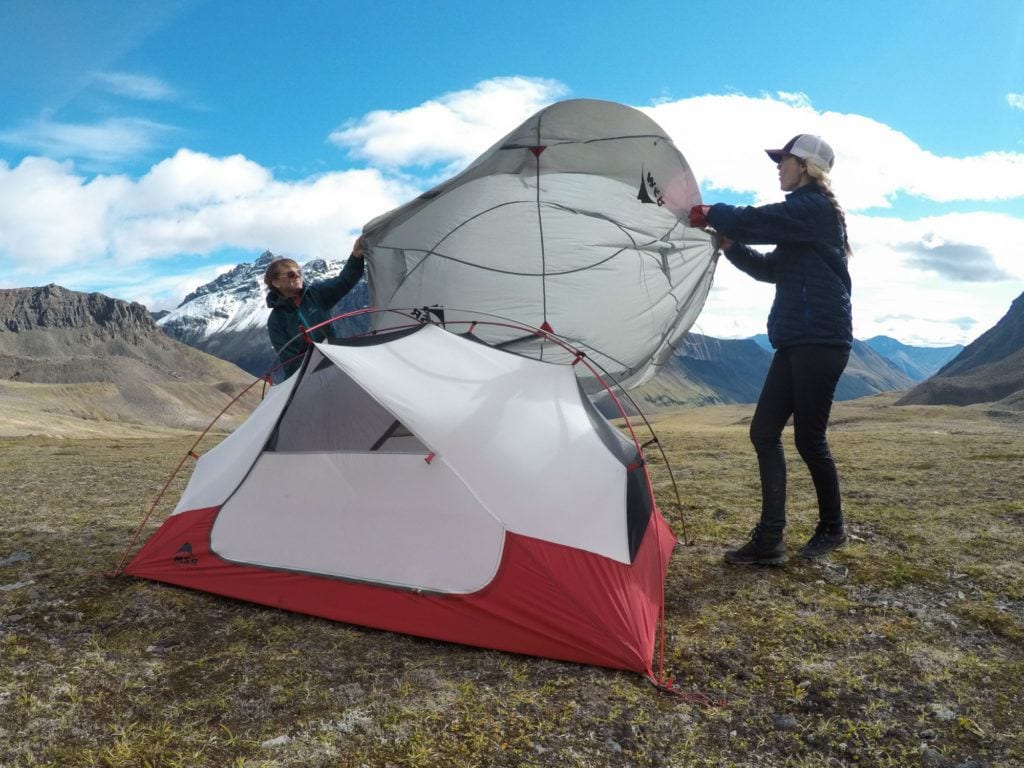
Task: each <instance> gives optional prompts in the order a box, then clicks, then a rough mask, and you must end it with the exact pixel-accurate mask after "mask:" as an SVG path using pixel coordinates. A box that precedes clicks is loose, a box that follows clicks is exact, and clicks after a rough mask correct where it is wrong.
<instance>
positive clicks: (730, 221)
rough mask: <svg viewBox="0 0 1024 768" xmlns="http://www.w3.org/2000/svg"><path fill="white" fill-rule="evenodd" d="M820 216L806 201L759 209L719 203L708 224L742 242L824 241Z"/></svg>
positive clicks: (713, 210) (765, 206) (711, 212)
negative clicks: (819, 226) (820, 226)
mask: <svg viewBox="0 0 1024 768" xmlns="http://www.w3.org/2000/svg"><path fill="white" fill-rule="evenodd" d="M816 213H817V212H816V211H815V210H814V209H813V208H812V207H811V206H810V205H808V203H805V202H804V201H802V200H787V201H785V202H783V203H772V204H770V205H759V206H757V207H756V208H755V207H751V206H734V205H726V204H725V203H715V204H714V205H712V206H711V208H710V210H708V223H709V224H710V225H711V226H712V227H714V228H715V229H716V230H717V231H718V232H721V233H722V234H723V235H725V236H726V237H728V238H729V239H730V240H735V241H736V242H739V243H745V244H751V243H770V244H773V245H778V244H779V243H804V242H810V241H813V240H816V239H818V238H820V233H819V231H818V229H819V228H818V226H817V224H818V221H817V219H818V217H817V215H816ZM726 255H728V254H726Z"/></svg>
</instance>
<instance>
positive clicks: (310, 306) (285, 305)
mask: <svg viewBox="0 0 1024 768" xmlns="http://www.w3.org/2000/svg"><path fill="white" fill-rule="evenodd" d="M365 268H366V262H365V259H357V258H356V257H354V256H349V258H348V261H347V262H345V268H344V269H342V270H341V272H340V274H338V275H337V277H332V278H329V279H327V280H320V281H319V282H316V283H313V284H312V285H309V286H306V287H305V288H304V289H303V291H302V297H301V298H300V300H299V303H298V304H296V303H295V302H294V301H292V300H291V299H289V298H288V297H286V296H282V295H281V294H280V293H278V292H277V291H273V290H272V291H270V293H268V294H267V306H268V307H270V309H271V311H270V317H269V318H268V319H267V333H268V334H269V335H270V343H271V344H272V345H273V346H274V349H275V351H276V352H277V359H278V362H284V363H285V365H284V375H285V376H286V377H287V376H291V375H292V374H293V373H295V371H296V370H298V368H299V365H301V363H302V358H301V357H300V355H301V354H302V352H303V350H305V348H306V342H305V341H304V340H303V338H302V337H301V336H299V334H300V333H301V328H307V329H308V328H312V327H313V326H314V325H319V324H320V323H322V322H324V321H326V320H330V319H331V317H332V316H333V315H332V313H331V310H332V309H333V308H334V305H335V304H337V303H338V302H339V301H340V300H341V299H342V297H343V296H344V295H345V294H346V293H348V292H349V291H351V290H352V289H353V288H354V287H355V285H356V283H358V282H359V278H361V277H362V276H363V270H364V269H365ZM300 327H301V328H300ZM309 335H310V336H312V337H313V340H314V341H323V340H324V339H326V338H327V337H328V336H330V335H331V332H330V326H329V325H325V326H324V327H322V328H317V329H316V330H315V331H311V332H310V334H309ZM296 336H299V338H295V337H296Z"/></svg>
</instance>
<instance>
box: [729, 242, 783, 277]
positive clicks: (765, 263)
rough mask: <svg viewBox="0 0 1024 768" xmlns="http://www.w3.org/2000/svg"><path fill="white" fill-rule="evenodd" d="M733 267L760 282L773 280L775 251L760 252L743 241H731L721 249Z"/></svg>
mask: <svg viewBox="0 0 1024 768" xmlns="http://www.w3.org/2000/svg"><path fill="white" fill-rule="evenodd" d="M723 253H725V258H727V259H728V260H729V261H730V262H731V263H732V265H733V266H734V267H736V268H737V269H740V270H742V271H744V272H746V273H747V274H748V275H750V276H751V277H752V278H754V279H755V280H760V281H761V282H762V283H774V282H775V251H772V252H771V253H767V254H765V253H761V252H760V251H755V250H754V249H753V248H751V247H750V246H747V245H743V243H733V244H732V245H730V246H729V247H728V248H726V249H725V251H723Z"/></svg>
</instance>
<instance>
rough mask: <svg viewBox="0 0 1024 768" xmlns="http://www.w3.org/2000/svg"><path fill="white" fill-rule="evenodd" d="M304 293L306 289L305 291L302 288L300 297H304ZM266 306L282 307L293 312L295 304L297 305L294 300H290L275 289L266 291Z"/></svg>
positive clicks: (272, 307)
mask: <svg viewBox="0 0 1024 768" xmlns="http://www.w3.org/2000/svg"><path fill="white" fill-rule="evenodd" d="M305 295H306V291H305V289H303V291H302V297H304V296H305ZM302 297H300V299H299V301H300V302H301V300H302ZM267 306H268V307H270V308H271V309H284V310H288V311H291V312H294V311H295V308H296V306H298V305H296V303H295V302H294V301H292V300H291V299H289V298H288V297H287V296H285V295H284V294H282V293H278V292H277V291H268V292H267Z"/></svg>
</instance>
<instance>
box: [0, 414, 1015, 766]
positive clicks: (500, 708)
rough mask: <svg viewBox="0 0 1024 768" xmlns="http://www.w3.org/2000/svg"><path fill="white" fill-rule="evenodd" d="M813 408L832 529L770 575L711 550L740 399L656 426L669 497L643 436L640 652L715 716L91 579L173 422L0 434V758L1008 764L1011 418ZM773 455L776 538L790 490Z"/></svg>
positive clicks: (522, 661)
mask: <svg viewBox="0 0 1024 768" xmlns="http://www.w3.org/2000/svg"><path fill="white" fill-rule="evenodd" d="M835 416H836V418H835V428H834V429H833V430H832V432H831V440H832V445H833V449H834V452H835V454H836V456H837V459H838V462H839V466H840V471H841V475H842V480H843V484H844V492H845V498H846V504H847V514H848V517H849V520H850V523H851V530H852V532H853V534H854V538H853V540H852V542H851V543H850V544H849V545H848V546H847V547H846V548H844V549H843V550H840V551H839V552H838V553H836V554H834V555H833V556H832V557H831V558H829V559H828V560H827V561H825V562H822V563H808V562H802V561H791V562H790V563H788V564H787V565H786V566H785V567H783V568H778V569H737V568H732V567H727V566H726V565H724V564H723V562H722V552H723V550H724V549H725V547H726V546H727V545H729V544H732V543H734V542H736V541H738V540H740V539H741V538H743V537H744V536H745V535H746V533H747V532H748V531H749V529H750V527H751V526H752V524H753V522H754V517H755V514H754V510H755V501H756V499H757V498H758V494H759V490H758V486H757V476H756V467H755V463H754V458H753V453H752V451H751V449H750V447H749V443H748V442H747V437H746V430H747V427H748V425H749V417H750V408H749V407H737V406H727V407H725V406H723V407H716V408H707V409H699V410H687V411H680V412H677V413H674V414H671V415H667V416H662V417H660V418H659V419H658V420H657V422H656V427H657V429H658V433H659V435H660V437H661V441H662V445H663V446H664V447H665V449H666V451H667V452H668V454H669V456H670V458H671V461H672V465H673V468H674V472H675V477H676V481H677V483H678V486H679V488H680V491H681V504H679V505H677V504H676V503H675V499H674V496H673V495H672V494H671V493H670V490H669V489H670V487H671V486H670V483H669V481H668V476H667V473H666V472H665V470H664V468H663V467H662V466H660V461H659V460H658V459H657V457H656V456H654V455H653V453H654V452H653V451H650V452H649V454H651V462H652V471H653V475H654V480H655V484H656V487H657V493H658V496H659V500H660V503H661V505H662V507H663V510H664V512H665V514H666V516H667V517H668V518H669V521H670V522H671V523H672V525H673V527H674V529H675V530H676V532H677V534H680V535H682V531H683V519H684V518H685V522H686V526H685V530H686V537H685V538H686V544H685V546H681V547H680V548H679V549H678V550H677V552H676V554H675V556H674V557H673V561H672V564H671V568H670V571H669V578H668V584H667V593H666V598H667V604H666V614H667V621H666V647H665V667H666V671H667V672H668V673H669V674H671V675H674V676H675V679H676V684H677V685H678V686H679V687H680V688H683V689H687V690H696V691H699V692H702V693H704V694H707V695H710V696H713V697H715V698H719V699H721V700H722V702H723V703H722V704H721V705H720V706H715V707H701V706H697V705H694V704H690V703H686V702H680V701H677V700H674V699H671V698H666V697H664V696H661V695H659V694H657V693H656V692H655V690H654V689H653V688H652V687H651V686H650V685H649V684H648V683H647V682H645V681H644V680H643V679H642V678H640V677H639V676H637V675H633V674H628V673H622V672H615V671H609V670H604V669H598V668H593V667H584V666H579V665H574V664H566V663H561V662H555V661H549V660H544V659H533V658H524V657H519V656H513V655H509V654H503V653H498V652H493V651H485V650H479V649H473V648H465V647H460V646H455V645H450V644H445V643H437V642H432V641H427V640H421V639H416V638H412V637H407V636H402V635H394V634H390V633H386V632H380V631H375V630H371V629H364V628H359V627H352V626H348V625H344V624H337V623H331V622H327V621H322V620H319V619H313V618H309V617H305V616H299V615H296V614H290V613H284V612H280V611H274V610H271V609H268V608H263V607H259V606H255V605H250V604H246V603H240V602H235V601H232V600H227V599H223V598H219V597H215V596H212V595H206V594H202V593H198V592H190V591H187V590H181V589H177V588H173V587H167V586H163V585H159V584H155V583H150V582H142V581H135V580H132V579H129V578H126V577H120V578H118V579H115V580H110V579H107V578H104V577H103V576H102V573H103V572H104V571H107V570H109V569H110V568H112V567H113V565H114V564H115V563H116V561H117V559H118V556H119V555H120V552H121V550H122V548H123V547H124V546H125V544H126V543H127V541H128V539H129V537H130V536H131V533H132V531H133V530H134V528H135V526H136V525H137V524H138V522H139V520H140V518H141V515H142V513H143V511H144V509H145V508H146V507H147V506H148V504H149V503H150V502H151V500H152V498H153V496H154V494H155V493H156V491H157V490H158V489H159V488H160V486H161V485H162V483H163V481H164V480H165V478H166V475H167V473H168V472H169V471H170V469H171V468H172V467H173V466H174V465H175V464H176V463H177V461H178V460H179V459H180V457H181V456H182V455H184V453H185V451H186V450H187V448H188V447H189V445H190V444H191V439H192V438H191V437H189V436H184V435H177V436H174V435H172V436H168V437H161V438H145V439H127V438H125V437H121V436H114V437H110V436H108V437H105V438H103V439H93V440H53V439H40V438H24V439H7V440H0V530H2V534H0V535H2V538H0V561H4V562H6V560H11V562H9V563H8V564H6V565H2V566H0V590H2V591H0V765H4V766H39V765H53V766H77V765H89V766H91V765H99V766H147V765H148V766H196V765H211V766H214V765H215V766H372V767H374V768H376V767H377V766H488V767H490V766H510V767H511V766H559V767H560V768H561V767H562V766H680V767H681V766H716V767H717V766H793V767H798V766H799V767H804V766H806V767H808V768H809V767H810V766H852V765H870V766H892V767H894V768H895V766H900V767H901V768H902V767H903V766H950V768H954V767H956V766H968V765H975V766H990V767H992V768H994V767H995V766H1011V765H1014V764H1021V763H1024V739H1022V737H1021V732H1020V725H1019V723H1020V720H1021V716H1022V714H1024V702H1022V691H1024V587H1022V583H1024V580H1022V575H1024V568H1022V565H1021V552H1024V430H1022V429H1021V425H1020V424H1017V423H1014V422H1012V421H998V420H993V419H990V418H989V417H987V416H986V415H985V413H984V412H983V411H980V410H972V409H955V408H923V407H911V408H902V407H901V408H895V407H892V405H891V399H888V400H887V399H886V398H872V399H870V400H866V401H855V402H853V403H846V404H840V405H839V406H838V407H837V408H836V413H835ZM787 439H789V438H787ZM788 450H789V456H790V466H791V473H790V477H791V479H790V500H791V504H790V509H791V512H790V521H791V525H790V537H791V539H790V541H791V544H799V543H801V542H802V540H803V539H804V538H805V537H806V536H808V535H809V534H810V532H811V530H812V528H813V525H814V512H813V509H814V496H813V489H812V488H811V486H810V483H809V480H808V478H807V475H806V471H805V470H804V468H803V466H802V465H801V464H800V463H799V460H798V459H797V458H796V453H795V451H794V450H793V449H792V445H791V442H790V444H789V448H788ZM183 482H184V479H182V480H180V481H179V482H178V483H177V484H176V486H175V488H174V489H172V494H171V496H172V500H173V497H174V496H175V495H176V493H177V492H180V489H181V485H182V484H183ZM168 506H169V505H168ZM167 511H168V510H167V509H162V510H161V511H160V512H159V515H160V516H162V515H163V514H166V512H167ZM151 528H152V526H151ZM15 555H17V557H12V556H15ZM971 761H973V762H971Z"/></svg>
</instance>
